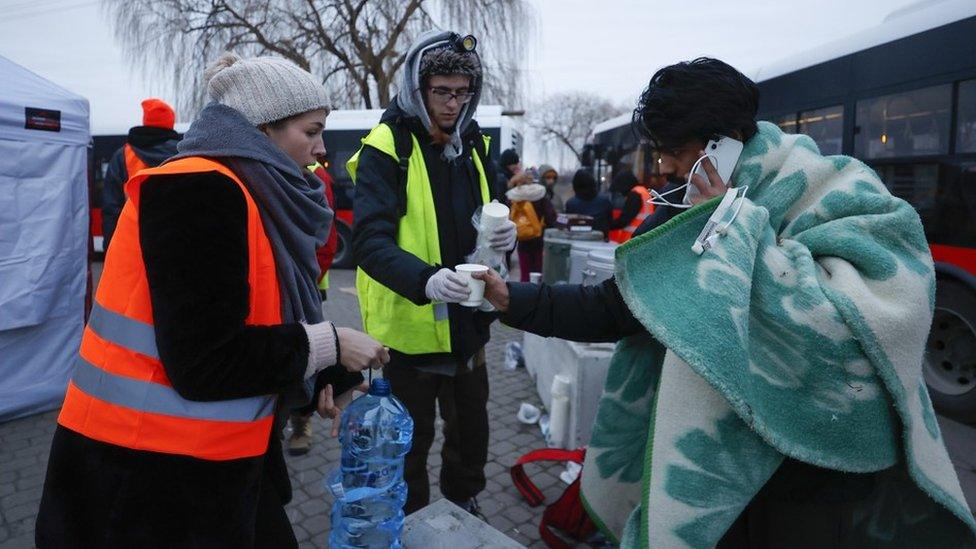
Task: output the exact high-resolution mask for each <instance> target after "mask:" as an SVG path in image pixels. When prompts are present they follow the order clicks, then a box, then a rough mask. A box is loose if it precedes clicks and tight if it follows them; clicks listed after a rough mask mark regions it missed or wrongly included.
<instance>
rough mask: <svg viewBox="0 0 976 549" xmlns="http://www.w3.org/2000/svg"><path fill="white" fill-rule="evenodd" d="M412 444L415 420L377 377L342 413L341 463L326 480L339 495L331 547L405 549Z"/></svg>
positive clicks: (336, 497) (334, 514) (333, 492)
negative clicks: (406, 474) (406, 464)
mask: <svg viewBox="0 0 976 549" xmlns="http://www.w3.org/2000/svg"><path fill="white" fill-rule="evenodd" d="M412 440H413V418H411V417H410V414H409V413H408V412H407V409H406V408H405V407H404V406H403V403H401V402H400V401H399V400H397V399H396V397H394V396H393V395H392V394H391V393H390V382H389V381H388V380H386V379H374V380H373V384H372V385H371V386H370V388H369V393H368V394H366V395H364V396H362V397H360V398H357V399H356V400H354V401H353V402H352V404H350V405H349V407H348V408H346V410H345V411H343V412H342V418H341V424H340V427H339V441H340V443H341V444H342V460H341V461H340V465H339V468H338V469H336V470H335V471H333V472H332V473H331V474H330V475H329V476H328V478H327V479H326V484H327V485H328V488H329V491H330V492H332V495H333V496H334V497H335V503H334V504H333V506H332V533H331V534H330V535H329V546H330V547H333V548H340V547H356V548H366V547H368V548H384V549H385V548H388V547H392V548H399V547H401V545H400V532H401V531H402V530H403V505H404V503H405V502H406V500H407V485H406V483H405V482H404V481H403V456H405V455H406V454H407V452H408V451H410V444H411V441H412Z"/></svg>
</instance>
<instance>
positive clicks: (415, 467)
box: [346, 31, 517, 515]
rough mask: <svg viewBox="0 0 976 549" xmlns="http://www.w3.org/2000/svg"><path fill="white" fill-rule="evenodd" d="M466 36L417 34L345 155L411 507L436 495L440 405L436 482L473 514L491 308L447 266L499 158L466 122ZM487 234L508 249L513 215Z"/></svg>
mask: <svg viewBox="0 0 976 549" xmlns="http://www.w3.org/2000/svg"><path fill="white" fill-rule="evenodd" d="M467 43H468V44H469V45H471V46H473V44H471V40H469V41H468V42H467ZM464 44H465V39H464V38H462V37H460V36H459V35H457V34H455V33H452V32H437V31H429V32H426V33H424V34H423V35H421V36H419V37H418V38H417V40H416V41H415V42H414V43H413V44H412V45H411V46H410V48H409V49H408V51H407V54H406V61H405V63H404V67H403V74H402V81H401V84H400V86H399V89H400V91H399V93H398V94H397V96H396V98H395V100H394V101H393V102H391V104H390V106H389V107H387V109H386V111H385V112H384V113H383V115H382V117H381V118H380V124H379V125H378V126H376V127H375V128H373V130H372V131H371V132H370V133H369V135H367V136H366V138H365V139H364V140H363V146H362V148H361V149H360V150H359V152H357V153H356V154H355V155H353V157H352V158H351V159H350V160H349V162H348V163H347V164H346V169H347V171H348V172H349V174H350V175H351V176H352V177H353V180H354V181H355V183H356V196H355V201H354V212H353V214H354V218H355V220H356V221H355V226H354V227H353V252H354V255H355V259H356V264H357V265H359V267H360V271H359V273H358V275H357V279H356V288H357V290H358V292H359V302H360V308H361V309H362V313H363V324H364V326H365V328H366V331H367V332H368V333H369V334H370V335H372V336H373V337H376V339H378V340H379V341H381V342H382V343H383V344H384V345H386V346H387V347H389V348H390V354H391V358H392V360H391V361H390V365H389V366H388V367H387V368H386V369H385V370H384V372H383V375H384V376H385V377H386V378H387V379H389V380H390V384H391V385H392V388H393V394H395V395H396V396H397V398H399V399H400V400H401V401H403V404H404V405H405V406H406V408H407V410H408V411H409V412H410V415H411V416H412V417H413V420H414V434H413V447H412V448H411V450H410V452H409V453H408V454H407V456H406V460H405V464H404V478H405V480H406V482H407V487H408V490H407V501H406V505H405V507H404V511H405V512H406V513H408V514H409V513H412V512H413V511H416V510H418V509H420V508H422V507H424V506H426V505H427V503H428V501H429V500H430V481H429V477H428V471H427V456H428V454H429V452H430V447H431V445H432V444H433V442H434V428H435V419H436V417H437V410H438V408H439V409H440V414H441V418H442V419H443V420H444V447H443V450H442V451H441V457H442V460H443V462H442V463H443V464H442V466H441V477H440V489H441V492H442V493H443V494H444V496H445V497H446V498H447V499H449V500H451V501H453V502H455V503H456V504H458V505H459V506H461V507H462V508H464V509H466V510H467V511H468V512H471V513H472V514H475V515H477V514H478V513H479V511H478V503H477V500H476V499H475V496H477V495H478V494H479V493H480V492H481V491H482V490H484V488H485V483H486V479H485V465H486V464H487V461H488V410H487V404H488V372H487V368H486V365H485V345H486V344H487V343H488V339H489V338H490V337H491V330H490V325H491V323H492V322H493V321H494V319H495V315H494V313H492V312H491V311H490V309H489V308H487V307H486V308H483V309H482V308H478V307H466V306H463V305H461V302H462V301H465V300H466V299H467V298H468V296H469V295H470V290H468V287H467V285H466V283H465V281H464V280H463V279H461V278H460V275H458V274H457V273H455V272H454V270H453V268H454V266H456V265H458V264H461V263H467V260H466V258H467V257H468V256H469V255H470V254H471V253H472V252H473V251H474V249H475V245H476V244H477V239H478V231H477V229H476V228H475V227H474V225H473V224H472V222H471V219H472V217H473V215H474V213H475V212H476V211H477V210H478V208H480V207H481V206H482V205H484V204H487V203H489V202H491V201H492V200H493V199H498V198H504V195H501V194H498V193H497V192H496V193H493V192H492V189H493V188H494V189H496V191H497V187H498V186H497V185H494V184H493V183H494V182H497V181H498V179H496V170H495V165H494V163H493V162H491V161H490V160H487V157H488V144H489V143H488V139H487V138H486V137H485V136H484V135H483V134H482V132H481V129H480V128H479V127H478V124H477V122H476V121H475V120H474V118H473V117H474V114H475V111H476V109H477V107H478V101H479V99H480V97H481V90H482V78H483V73H482V65H481V59H480V57H479V56H478V54H477V52H476V51H473V49H469V48H467V47H465V46H464ZM398 143H400V144H401V145H398ZM404 146H405V147H407V148H406V150H409V151H410V153H409V154H410V155H409V162H408V164H409V165H408V168H409V169H408V170H406V171H404V170H401V168H400V164H399V158H400V156H401V154H403V153H401V154H398V152H397V151H404ZM516 163H517V162H516ZM418 165H419V166H423V169H415V166H418ZM485 236H487V240H488V242H489V244H490V246H491V248H492V249H493V250H494V251H495V252H497V253H505V252H508V251H511V250H512V249H514V247H515V242H516V227H515V223H513V222H511V221H505V222H503V223H500V224H499V225H498V226H497V227H496V228H495V229H493V230H492V232H491V233H489V234H487V235H485Z"/></svg>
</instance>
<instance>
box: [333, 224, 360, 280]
mask: <svg viewBox="0 0 976 549" xmlns="http://www.w3.org/2000/svg"><path fill="white" fill-rule="evenodd" d="M335 222H336V232H338V233H339V244H338V246H336V254H335V258H334V259H333V260H332V268H333V269H352V268H353V267H355V266H356V265H355V264H354V261H353V259H352V229H350V228H349V225H347V224H346V222H345V221H342V220H341V219H336V220H335Z"/></svg>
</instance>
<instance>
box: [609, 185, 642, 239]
mask: <svg viewBox="0 0 976 549" xmlns="http://www.w3.org/2000/svg"><path fill="white" fill-rule="evenodd" d="M641 205H642V204H641V197H640V195H639V194H637V193H635V192H633V191H631V192H628V193H627V199H626V200H624V207H623V208H621V209H620V215H619V216H617V218H616V219H611V220H610V230H611V231H613V230H616V229H623V228H624V227H626V226H627V225H630V222H631V221H633V220H634V218H635V217H637V214H638V213H640V210H641Z"/></svg>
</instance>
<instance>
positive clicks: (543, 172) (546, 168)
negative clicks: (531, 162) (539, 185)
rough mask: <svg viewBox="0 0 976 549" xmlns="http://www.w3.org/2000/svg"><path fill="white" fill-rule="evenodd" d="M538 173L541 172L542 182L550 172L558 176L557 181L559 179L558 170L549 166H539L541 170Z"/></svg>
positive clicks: (540, 178)
mask: <svg viewBox="0 0 976 549" xmlns="http://www.w3.org/2000/svg"><path fill="white" fill-rule="evenodd" d="M538 171H539V180H540V181H541V180H542V179H545V177H546V173H548V172H552V173H554V174H556V179H557V180H558V179H559V172H558V171H557V170H556V168H553V167H552V166H550V165H549V164H539V170H538Z"/></svg>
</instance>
